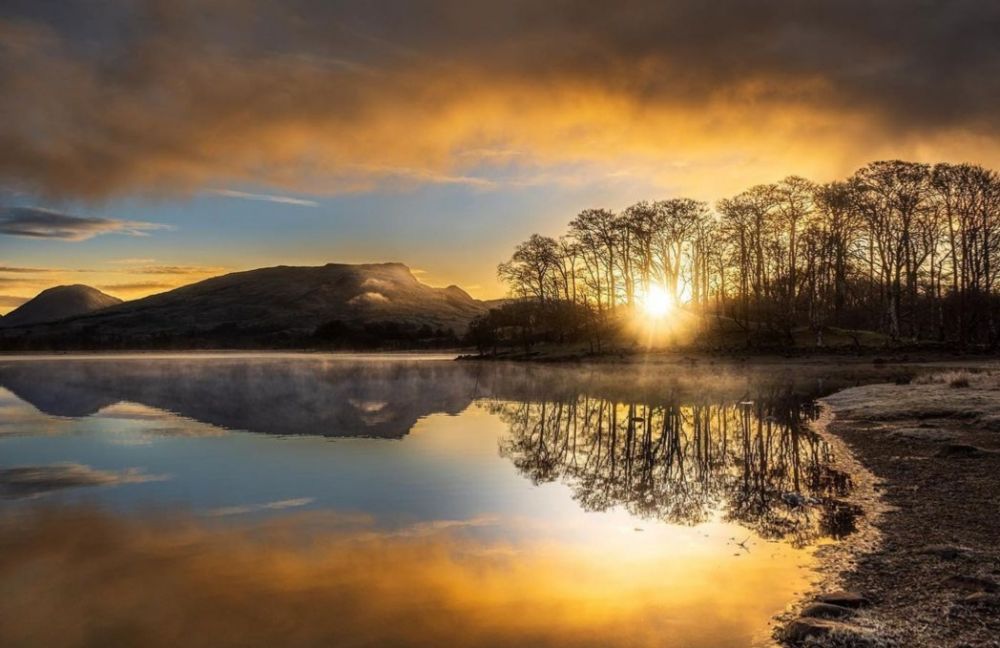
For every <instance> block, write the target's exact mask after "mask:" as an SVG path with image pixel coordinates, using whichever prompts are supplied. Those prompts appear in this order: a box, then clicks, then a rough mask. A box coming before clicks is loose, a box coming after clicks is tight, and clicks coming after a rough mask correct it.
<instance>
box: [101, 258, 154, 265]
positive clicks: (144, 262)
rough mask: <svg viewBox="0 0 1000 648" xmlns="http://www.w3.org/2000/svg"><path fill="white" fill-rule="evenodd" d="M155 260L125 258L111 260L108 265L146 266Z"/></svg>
mask: <svg viewBox="0 0 1000 648" xmlns="http://www.w3.org/2000/svg"><path fill="white" fill-rule="evenodd" d="M155 261H156V259H142V258H127V259H112V260H111V261H108V263H111V264H114V265H148V264H150V263H154V262H155Z"/></svg>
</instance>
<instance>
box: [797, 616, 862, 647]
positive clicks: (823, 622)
mask: <svg viewBox="0 0 1000 648" xmlns="http://www.w3.org/2000/svg"><path fill="white" fill-rule="evenodd" d="M834 632H836V633H837V634H844V635H851V634H858V630H857V628H855V627H854V626H852V625H848V624H846V623H841V622H840V621H831V620H829V619H814V618H811V617H800V618H798V619H795V620H794V621H792V622H791V623H789V624H788V625H787V626H785V633H784V638H785V641H787V642H789V643H791V644H796V645H797V644H801V643H803V642H805V641H806V640H808V639H815V638H818V637H826V636H828V635H830V634H833V633H834Z"/></svg>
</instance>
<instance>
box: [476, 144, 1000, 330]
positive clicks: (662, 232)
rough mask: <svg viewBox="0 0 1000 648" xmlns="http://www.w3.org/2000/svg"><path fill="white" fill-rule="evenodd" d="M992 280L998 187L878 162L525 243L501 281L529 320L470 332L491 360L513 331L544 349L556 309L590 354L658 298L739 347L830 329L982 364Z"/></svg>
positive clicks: (997, 267) (969, 175) (993, 322)
mask: <svg viewBox="0 0 1000 648" xmlns="http://www.w3.org/2000/svg"><path fill="white" fill-rule="evenodd" d="M998 271H1000V177H998V175H997V173H996V172H994V171H992V170H989V169H986V168H983V167H981V166H976V165H972V164H958V165H953V164H937V165H933V166H931V165H927V164H918V163H913V162H904V161H898V160H894V161H881V162H873V163H871V164H869V165H867V166H865V167H864V168H862V169H860V170H858V171H857V172H856V173H854V175H852V176H851V177H849V178H847V179H846V180H842V181H836V182H830V183H827V184H816V183H813V182H810V181H809V180H806V179H804V178H800V177H797V176H792V177H788V178H786V179H784V180H782V181H780V182H777V183H774V184H763V185H757V186H754V187H751V188H749V189H747V190H746V191H744V192H742V193H740V194H738V195H735V196H732V197H730V198H726V199H724V200H720V201H718V202H717V203H716V204H715V205H714V206H710V205H708V204H707V203H704V202H699V201H696V200H691V199H687V198H672V199H667V200H661V201H656V202H645V201H644V202H639V203H636V204H634V205H632V206H630V207H628V208H626V209H624V210H622V211H620V212H615V211H611V210H608V209H587V210H584V211H582V212H581V213H580V214H578V215H577V216H576V218H574V219H573V220H572V221H570V223H569V228H568V231H567V232H566V233H565V234H564V235H563V236H561V237H559V238H551V237H547V236H541V235H538V234H534V235H532V236H531V237H530V238H529V239H528V240H527V241H525V242H523V243H521V244H519V245H518V246H517V247H516V249H515V250H514V253H513V255H512V256H511V258H510V259H509V260H508V261H506V262H504V263H501V264H500V266H499V268H498V276H499V277H500V279H501V280H502V281H503V282H505V283H506V285H507V286H508V287H509V290H510V294H511V296H512V297H514V298H516V299H515V303H522V304H530V305H531V306H528V307H525V306H522V307H521V309H522V313H521V315H522V316H523V315H524V313H525V312H527V313H530V316H531V317H530V318H529V319H527V320H526V319H524V317H522V318H521V319H520V320H518V321H519V322H520V327H519V326H518V325H514V326H513V327H511V326H510V325H509V322H504V321H500V320H503V319H504V318H506V320H512V319H513V320H517V318H516V317H514V315H516V313H513V312H507V313H504V312H502V311H503V309H501V311H494V312H493V313H491V314H490V315H488V316H486V317H484V318H483V319H482V320H480V321H478V322H477V323H475V325H474V327H473V329H472V332H473V333H474V334H475V333H476V332H477V330H478V333H479V339H480V341H482V340H486V341H487V344H486V346H488V345H489V338H490V335H492V336H493V337H492V339H493V343H494V344H495V343H496V342H497V340H503V341H506V342H509V343H516V342H518V341H520V342H524V341H526V340H527V337H529V336H530V335H532V334H531V333H524V332H523V331H524V330H530V331H534V332H535V333H534V335H535V337H534V338H533V339H536V340H537V339H539V335H538V331H543V332H544V333H543V334H542V335H541V337H543V338H545V339H552V338H554V337H558V335H559V331H560V326H559V325H558V324H554V323H553V322H551V321H549V320H548V319H546V318H547V317H548V315H547V313H549V312H550V311H559V312H561V313H563V315H564V316H565V311H566V308H561V309H553V308H552V305H553V304H568V305H570V308H569V310H570V312H572V313H573V314H574V315H575V316H576V317H575V318H574V320H573V321H574V324H573V326H571V327H570V328H569V329H567V330H568V331H569V332H571V333H572V334H573V335H575V336H576V337H577V338H578V339H584V338H586V339H590V340H591V342H592V344H593V342H594V340H595V339H596V337H598V336H599V335H601V334H602V333H603V334H604V335H608V334H609V330H608V328H609V326H610V325H609V322H611V323H613V322H614V321H616V317H615V314H616V313H618V312H619V311H621V309H622V308H623V307H625V308H626V309H627V310H628V311H631V309H632V307H635V306H637V305H639V304H641V302H642V298H643V296H644V295H646V294H648V293H649V291H650V287H651V286H657V287H659V289H660V290H665V291H666V292H667V294H668V295H670V296H671V297H672V298H673V300H674V301H675V302H676V303H678V304H680V305H682V306H683V307H684V308H685V309H686V310H688V311H689V312H692V313H696V314H698V315H700V316H701V318H700V319H701V321H702V322H704V323H705V325H706V326H707V325H709V324H710V323H711V322H712V321H715V322H716V323H718V325H719V326H720V327H721V326H722V325H723V324H725V325H726V326H729V327H731V328H732V327H735V328H736V329H738V330H739V331H741V332H742V334H743V335H744V337H745V340H746V341H747V343H752V341H754V340H772V341H778V342H780V341H782V340H784V341H791V340H792V339H794V336H793V331H795V330H800V331H801V330H808V331H810V332H811V333H812V336H811V338H810V339H812V340H814V341H815V343H816V344H818V345H822V344H823V335H824V332H826V331H828V330H829V329H830V328H831V327H836V328H838V329H847V330H866V331H876V332H879V333H882V334H884V335H885V336H887V339H888V340H891V341H893V342H918V341H934V342H939V343H950V344H953V345H957V346H959V347H962V348H964V347H967V346H970V345H978V346H984V347H989V348H991V349H993V348H995V347H996V346H997V343H998V340H1000V337H998V334H1000V331H998V312H997V311H998V305H1000V300H998V295H997V273H998ZM513 308H516V307H515V306H508V311H510V309H513ZM498 318H499V319H498ZM477 327H478V329H477ZM519 329H520V330H522V332H521V333H518V331H519ZM502 331H506V333H505V334H503V333H502ZM518 335H520V339H516V338H518ZM480 346H481V348H482V347H483V344H480Z"/></svg>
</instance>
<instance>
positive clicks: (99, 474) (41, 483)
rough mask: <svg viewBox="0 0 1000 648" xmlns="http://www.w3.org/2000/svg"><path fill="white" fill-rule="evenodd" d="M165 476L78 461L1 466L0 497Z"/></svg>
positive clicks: (29, 494) (156, 479)
mask: <svg viewBox="0 0 1000 648" xmlns="http://www.w3.org/2000/svg"><path fill="white" fill-rule="evenodd" d="M164 479H166V477H165V476H162V475H147V474H144V473H143V472H142V471H141V470H139V469H138V468H129V469H127V470H123V471H120V472H115V471H107V470H97V469H95V468H91V467H90V466H85V465H83V464H77V463H58V464H50V465H47V466H15V467H13V468H3V469H0V496H2V497H5V498H9V499H22V498H30V497H38V496H40V495H44V494H46V493H50V492H53V491H59V490H64V489H68V488H81V487H84V486H114V485H118V484H136V483H141V482H148V481H162V480H164Z"/></svg>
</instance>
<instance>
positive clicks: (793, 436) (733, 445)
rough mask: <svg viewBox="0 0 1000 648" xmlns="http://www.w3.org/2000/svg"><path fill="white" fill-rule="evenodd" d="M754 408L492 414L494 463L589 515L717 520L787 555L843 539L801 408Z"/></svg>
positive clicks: (771, 404)
mask: <svg viewBox="0 0 1000 648" xmlns="http://www.w3.org/2000/svg"><path fill="white" fill-rule="evenodd" d="M761 396H762V397H761V398H760V399H758V400H757V401H755V402H744V403H736V402H732V401H730V402H728V403H725V402H723V403H722V404H690V403H682V402H675V403H672V404H658V405H650V404H646V403H636V402H631V403H620V402H618V401H610V400H605V399H601V398H591V397H582V398H579V399H576V400H572V401H569V402H545V401H541V402H538V401H534V402H518V403H510V402H499V403H497V404H496V405H495V406H494V410H495V411H496V412H497V413H498V414H499V415H500V416H501V417H502V418H503V419H504V420H505V421H506V422H507V423H508V425H509V426H510V430H509V433H508V435H507V436H506V437H505V438H504V439H503V440H502V441H501V446H500V452H501V454H502V455H504V456H506V457H508V458H510V460H511V461H512V462H514V464H515V465H516V466H517V468H518V469H519V470H520V471H521V472H522V473H524V474H525V475H526V476H528V477H529V478H530V479H531V480H532V481H534V482H535V483H541V482H550V481H561V482H565V483H568V484H569V485H570V486H571V487H572V488H573V491H574V495H575V497H576V499H577V500H578V501H579V502H580V504H581V506H583V507H584V508H585V509H587V510H595V511H604V510H608V509H611V508H614V507H618V506H621V507H624V508H625V509H626V510H628V511H629V512H630V513H632V514H633V515H636V516H639V517H643V518H655V519H660V520H664V521H668V522H672V523H682V524H697V523H699V522H705V521H708V520H709V519H710V518H711V517H712V516H713V514H714V513H715V512H716V511H721V512H722V513H723V515H724V516H725V517H726V519H728V520H731V521H735V522H739V523H740V524H742V525H743V526H746V527H748V528H753V529H754V530H756V531H757V532H758V533H759V534H760V535H761V536H762V537H765V538H790V539H792V541H793V542H795V543H797V544H806V543H808V542H811V541H813V540H814V539H815V538H816V537H817V536H820V535H822V536H839V535H842V534H844V533H846V532H849V531H850V530H852V528H853V525H852V516H853V512H852V510H851V509H850V507H847V506H846V505H844V504H843V503H841V502H838V501H837V500H836V498H837V497H842V496H843V495H845V494H846V491H847V489H848V486H849V485H848V483H847V478H846V476H845V475H843V474H842V473H839V472H836V471H834V470H832V469H830V468H829V466H828V463H829V461H830V456H829V449H828V448H827V446H826V444H825V443H824V442H823V441H822V440H821V439H820V438H819V437H818V436H817V435H816V434H814V433H812V432H810V431H808V430H807V429H805V427H804V426H803V425H802V417H803V416H806V415H809V414H810V412H811V408H810V407H808V406H804V403H803V402H802V400H801V399H800V398H797V397H794V396H792V395H791V394H789V393H787V392H786V393H779V394H773V395H770V397H768V396H767V395H761ZM809 503H815V504H819V505H820V506H818V507H816V508H815V509H814V508H813V507H810V506H808V504H809ZM804 504H806V505H804Z"/></svg>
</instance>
